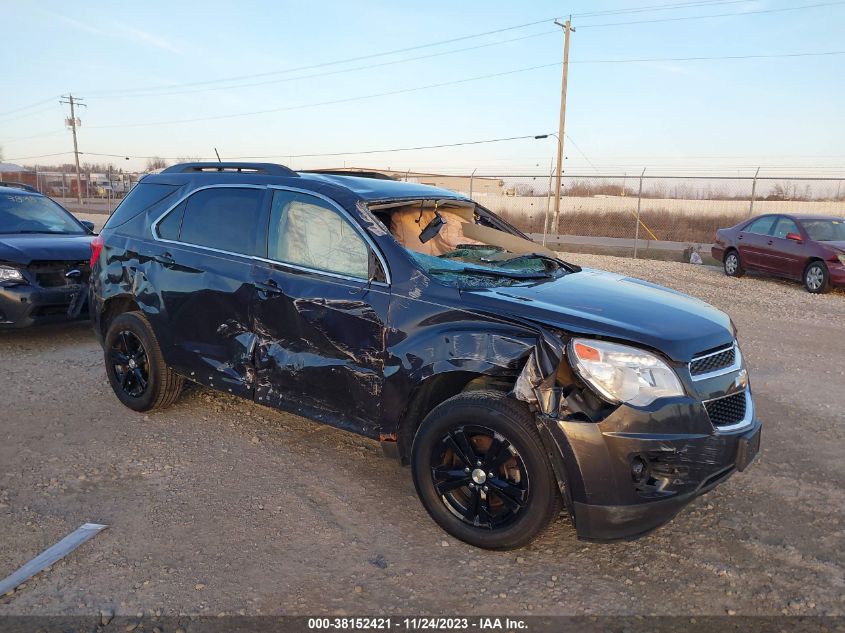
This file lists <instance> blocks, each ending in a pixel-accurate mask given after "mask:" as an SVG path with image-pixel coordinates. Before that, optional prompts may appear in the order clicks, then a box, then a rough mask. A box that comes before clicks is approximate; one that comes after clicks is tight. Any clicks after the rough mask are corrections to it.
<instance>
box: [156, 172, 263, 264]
mask: <svg viewBox="0 0 845 633" xmlns="http://www.w3.org/2000/svg"><path fill="white" fill-rule="evenodd" d="M263 198H264V189H246V188H236V187H214V188H212V189H203V190H201V191H198V192H196V193H195V194H193V195H192V196H191V197H190V198H188V199H187V201H186V203H187V204H186V206H185V208H184V211H183V213H182V228H181V230H180V232H179V241H180V242H184V243H186V244H195V245H197V246H205V247H207V248H215V249H218V250H221V251H228V252H230V253H240V254H243V255H258V254H259V249H258V248H257V243H258V240H259V234H260V231H259V225H260V217H261V209H262V205H261V202H262V200H263ZM180 206H181V205H180ZM174 211H177V212H178V211H179V209H178V208H177V209H174ZM171 215H177V214H175V213H174V214H171ZM165 220H170V216H168V217H167V218H165ZM174 222H175V221H174ZM161 224H164V221H162V223H161ZM159 226H161V225H159ZM168 228H169V229H170V230H171V231H172V224H168ZM159 235H161V233H159ZM162 237H163V236H162Z"/></svg>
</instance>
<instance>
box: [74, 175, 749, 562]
mask: <svg viewBox="0 0 845 633" xmlns="http://www.w3.org/2000/svg"><path fill="white" fill-rule="evenodd" d="M92 250H93V255H92V260H91V266H92V274H91V286H90V306H91V315H92V319H93V323H94V328H95V331H96V333H97V335H98V336H99V338H100V340H101V342H102V344H103V347H104V356H105V364H106V372H107V375H108V378H109V381H110V382H111V386H112V388H113V389H114V392H115V394H116V395H117V397H118V398H119V399H120V400H121V401H122V402H123V403H124V404H125V405H126V406H128V407H130V408H132V409H135V410H136V411H147V410H151V409H158V408H163V407H166V406H169V405H171V404H173V403H174V402H175V401H176V399H177V397H178V396H179V392H180V389H181V387H182V385H183V381H184V380H190V381H194V382H196V383H200V384H202V385H206V386H208V387H212V388H215V389H219V390H221V391H225V392H228V393H232V394H237V395H238V396H242V397H244V398H249V399H252V400H254V401H256V402H258V403H261V404H265V405H268V406H271V407H278V408H280V409H285V410H288V411H292V412H295V413H298V414H301V415H304V416H307V417H310V418H312V419H315V420H318V421H320V422H325V423H328V424H332V425H336V426H338V427H341V428H344V429H348V430H350V431H354V432H357V433H361V434H364V435H366V436H368V437H371V438H374V439H378V440H379V441H381V443H382V446H383V447H384V449H385V452H386V453H387V454H389V455H393V456H395V457H397V458H398V459H400V460H401V462H402V463H404V464H410V465H411V468H412V473H413V479H414V484H415V486H416V489H417V492H418V494H419V497H420V499H421V500H422V503H423V505H424V506H425V508H426V510H427V511H428V513H429V514H430V515H431V517H432V518H433V519H434V520H435V521H436V522H437V523H438V524H439V525H440V526H441V527H443V529H445V530H446V531H448V532H449V533H450V534H452V535H454V536H456V537H457V538H459V539H462V540H464V541H466V542H468V543H472V544H474V545H477V546H480V547H486V548H498V549H505V548H513V547H519V546H521V545H524V544H526V543H528V542H529V541H531V540H532V539H533V538H535V537H536V536H537V535H538V534H539V533H540V532H541V531H542V530H543V529H544V528H545V527H546V526H547V525H548V524H549V523H550V522H551V521H552V520H553V519H554V518H555V517H556V516H558V514H559V513H560V511H561V509H562V508H563V509H565V510H566V512H567V513H568V515H569V516H570V517H571V519H572V521H573V522H574V525H575V529H576V530H577V533H578V536H579V537H581V538H585V539H594V540H609V539H618V538H630V537H635V536H638V535H641V534H644V533H646V532H648V531H649V530H651V529H653V528H656V527H658V526H659V525H661V524H663V523H665V522H666V521H668V520H669V519H671V518H672V517H673V516H674V515H675V514H676V513H677V512H678V511H679V510H680V509H681V508H682V507H683V506H684V505H685V504H686V503H688V502H689V501H690V500H691V499H693V498H694V497H696V496H697V495H700V494H702V493H704V492H706V491H708V490H710V489H712V488H713V487H714V486H716V485H717V484H718V483H720V482H722V481H724V480H725V479H727V478H728V477H729V476H730V475H731V474H732V473H733V472H734V471H737V470H743V469H744V468H745V467H746V466H747V465H748V464H749V463H750V462H751V460H752V459H753V458H754V456H755V454H756V452H757V450H758V447H759V437H760V423H759V421H758V420H757V418H756V416H755V413H754V406H753V403H752V399H751V389H750V385H749V382H748V375H747V373H746V369H745V364H744V362H743V358H742V355H741V354H740V350H739V346H738V345H737V341H736V332H735V329H734V327H733V324H732V323H731V321H730V319H729V318H728V317H727V316H726V315H725V314H724V313H722V312H720V311H718V310H716V309H714V308H712V307H711V306H709V305H707V304H705V303H703V302H701V301H698V300H696V299H693V298H691V297H688V296H686V295H682V294H680V293H678V292H675V291H672V290H668V289H666V288H662V287H660V286H657V285H654V284H651V283H647V282H644V281H640V280H637V279H632V278H630V277H624V276H621V275H615V274H609V273H606V272H601V271H598V270H587V269H583V270H582V269H581V268H579V267H578V266H574V265H572V264H569V263H566V262H564V261H562V260H561V259H559V258H558V257H557V255H556V254H555V253H554V252H552V251H550V250H548V249H546V248H544V247H542V246H540V245H538V244H535V243H533V242H531V241H529V240H528V239H527V238H526V237H525V236H524V235H523V234H522V233H520V232H519V231H518V230H517V229H515V228H514V227H512V226H510V225H509V224H508V223H506V222H504V221H503V220H502V219H500V218H498V217H497V216H496V215H494V214H493V213H491V212H490V211H487V210H486V209H484V208H483V207H481V206H480V205H478V204H477V203H475V202H473V201H471V200H469V199H467V198H465V197H463V196H461V195H458V194H456V193H453V192H450V191H446V190H443V189H438V188H434V187H429V186H424V185H418V184H413V183H407V182H397V181H393V180H380V179H374V178H362V177H355V176H343V175H331V174H320V173H306V172H294V171H291V170H290V169H288V168H286V167H283V166H280V165H272V164H256V163H247V164H239V163H189V164H181V165H176V166H174V167H170V168H168V169H165V170H164V171H163V172H161V173H159V174H155V175H149V176H147V177H145V178H144V179H143V180H142V181H141V182H140V184H138V185H137V186H136V188H135V189H133V191H132V192H131V193H130V194H129V195H128V196H127V197H126V199H125V200H124V201H123V202H122V203H121V205H120V206H119V207H118V209H117V211H116V212H115V213H114V215H113V216H112V217H111V218H110V219H109V221H108V222H107V223H106V226H105V227H104V228H103V230H102V233H101V234H100V236H99V237H98V238H96V240H95V242H94V244H93V245H92Z"/></svg>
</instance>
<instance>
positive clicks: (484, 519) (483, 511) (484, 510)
mask: <svg viewBox="0 0 845 633" xmlns="http://www.w3.org/2000/svg"><path fill="white" fill-rule="evenodd" d="M478 522H479V523H480V524H485V523H486V524H487V527H489V528H490V529H491V530H492V529H493V514H492V513H491V512H490V495H489V494H488V495H487V496H486V497H485V498H484V499H482V500H481V502H480V503H479V504H478Z"/></svg>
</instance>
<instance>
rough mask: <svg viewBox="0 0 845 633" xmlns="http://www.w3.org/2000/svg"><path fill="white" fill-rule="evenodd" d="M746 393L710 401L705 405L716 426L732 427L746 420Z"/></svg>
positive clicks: (742, 392)
mask: <svg viewBox="0 0 845 633" xmlns="http://www.w3.org/2000/svg"><path fill="white" fill-rule="evenodd" d="M745 405H746V402H745V392H744V391H741V392H739V393H735V394H733V395H731V396H725V397H724V398H718V399H716V400H710V401H709V402H705V403H704V408H705V409H707V415H709V416H710V421H711V422H712V423H713V425H714V426H730V425H731V424H737V423H739V422H741V421H742V420H743V419H744V418H745Z"/></svg>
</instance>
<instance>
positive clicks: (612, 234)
mask: <svg viewBox="0 0 845 633" xmlns="http://www.w3.org/2000/svg"><path fill="white" fill-rule="evenodd" d="M443 178H444V179H447V182H443V183H439V182H436V179H435V178H432V177H429V179H428V181H429V182H431V181H434V182H431V184H440V185H441V186H447V185H449V184H451V185H452V186H451V187H449V188H451V189H455V190H458V191H460V192H461V193H465V194H467V195H470V191H471V192H472V197H473V198H474V199H475V200H476V201H478V202H479V203H480V204H482V205H483V206H485V207H487V208H489V209H490V210H492V211H494V212H496V213H497V214H499V215H500V216H502V217H503V218H505V219H507V220H508V221H509V222H510V223H512V224H513V225H514V226H516V227H517V228H519V229H520V230H522V231H524V232H525V233H528V234H530V235H531V236H532V237H533V238H535V239H539V240H542V239H545V240H547V241H548V242H549V243H550V245H553V246H554V245H561V246H564V245H569V246H576V247H578V246H584V247H586V246H596V247H605V248H607V249H622V250H627V251H633V253H634V254H636V253H637V251H641V250H642V249H656V250H661V249H663V250H670V251H682V250H684V249H688V248H690V247H692V248H699V249H700V248H703V247H705V246H706V245H709V244H711V243H712V242H713V238H714V236H715V233H716V229H719V228H723V227H729V226H734V225H735V224H738V223H739V222H741V221H742V220H744V219H746V218H749V217H752V216H755V215H760V214H763V213H791V214H798V215H834V216H845V178H843V179H836V178H804V177H800V178H799V177H794V178H786V177H778V178H773V177H765V178H764V177H760V178H754V177H719V178H714V177H709V176H651V175H645V176H642V177H640V176H639V175H637V176H630V175H622V176H564V177H563V178H562V181H561V189H562V196H561V199H560V209H559V213H558V215H557V217H556V216H555V204H554V202H555V201H554V189H555V182H554V178H553V176H549V175H546V176H483V177H479V176H472V177H470V176H444V177H443ZM576 250H577V249H576Z"/></svg>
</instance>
